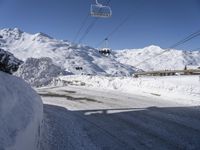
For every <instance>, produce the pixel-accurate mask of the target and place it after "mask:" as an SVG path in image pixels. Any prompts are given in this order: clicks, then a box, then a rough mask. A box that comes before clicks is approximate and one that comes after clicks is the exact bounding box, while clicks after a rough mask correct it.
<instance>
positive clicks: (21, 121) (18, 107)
mask: <svg viewBox="0 0 200 150" xmlns="http://www.w3.org/2000/svg"><path fill="white" fill-rule="evenodd" d="M0 85H1V86H0V95H1V96H0V120H1V121H0V149H2V150H37V149H39V138H40V132H41V131H40V130H41V123H42V116H43V105H42V101H41V99H40V97H39V96H38V95H37V94H36V92H35V91H33V90H32V89H31V87H30V86H29V85H28V84H27V83H25V82H24V81H22V80H21V79H19V78H17V77H14V76H11V75H9V74H6V73H3V72H1V71H0Z"/></svg>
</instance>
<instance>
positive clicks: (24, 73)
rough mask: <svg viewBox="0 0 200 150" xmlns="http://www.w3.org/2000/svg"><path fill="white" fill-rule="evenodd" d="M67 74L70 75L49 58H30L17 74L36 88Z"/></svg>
mask: <svg viewBox="0 0 200 150" xmlns="http://www.w3.org/2000/svg"><path fill="white" fill-rule="evenodd" d="M67 74H70V73H69V72H66V71H65V69H63V68H61V67H59V66H57V65H55V64H54V63H53V61H52V59H51V58H47V57H45V58H39V59H37V58H28V59H27V60H26V61H25V62H24V63H23V64H22V65H21V66H20V67H19V69H18V71H17V72H16V73H15V75H16V76H18V77H21V78H22V79H24V80H25V81H27V82H28V83H29V84H30V85H31V86H34V87H41V86H45V85H48V84H49V83H50V82H51V81H52V80H53V78H55V77H58V76H60V75H67Z"/></svg>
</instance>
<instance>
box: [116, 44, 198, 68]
mask: <svg viewBox="0 0 200 150" xmlns="http://www.w3.org/2000/svg"><path fill="white" fill-rule="evenodd" d="M163 51H165V49H162V48H160V47H158V46H154V45H152V46H149V47H145V48H143V49H126V50H119V51H116V52H115V54H114V55H115V58H116V60H117V61H119V62H121V63H123V64H128V65H131V66H136V67H138V68H140V69H143V70H146V71H148V70H166V69H168V70H170V69H183V68H184V67H185V65H188V66H190V67H193V68H197V67H198V66H200V51H182V50H170V51H168V52H166V53H164V54H163V55H160V56H158V57H154V56H156V55H157V54H159V53H162V52H163ZM149 58H152V59H150V60H148V61H147V62H146V63H142V64H140V65H138V64H139V63H140V62H143V61H144V60H146V59H149ZM137 65H138V66H137Z"/></svg>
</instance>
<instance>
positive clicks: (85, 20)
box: [73, 13, 90, 43]
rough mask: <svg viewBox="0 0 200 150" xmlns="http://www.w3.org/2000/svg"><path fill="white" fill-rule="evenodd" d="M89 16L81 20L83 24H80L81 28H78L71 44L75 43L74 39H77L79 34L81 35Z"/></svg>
mask: <svg viewBox="0 0 200 150" xmlns="http://www.w3.org/2000/svg"><path fill="white" fill-rule="evenodd" d="M89 16H90V14H89V13H88V14H87V16H86V17H85V19H84V20H83V22H82V23H81V26H80V28H79V30H78V31H77V33H76V35H75V38H74V40H73V43H75V42H76V39H77V38H78V36H79V34H80V33H81V31H82V29H83V28H84V26H85V24H86V22H87V20H88V18H89Z"/></svg>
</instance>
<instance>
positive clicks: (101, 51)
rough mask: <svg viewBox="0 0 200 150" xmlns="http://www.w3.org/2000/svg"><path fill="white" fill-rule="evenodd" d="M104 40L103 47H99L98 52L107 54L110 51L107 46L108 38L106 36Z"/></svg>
mask: <svg viewBox="0 0 200 150" xmlns="http://www.w3.org/2000/svg"><path fill="white" fill-rule="evenodd" d="M104 41H105V45H104V48H102V49H100V50H99V53H101V54H103V55H107V56H108V55H110V53H111V48H109V47H108V39H107V38H106V39H105V40H104Z"/></svg>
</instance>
